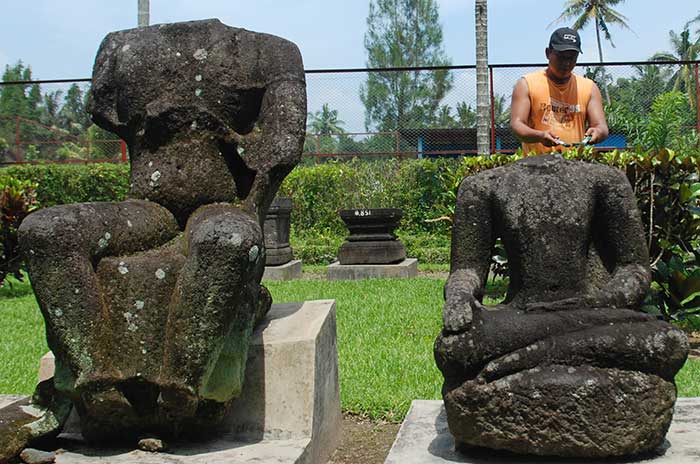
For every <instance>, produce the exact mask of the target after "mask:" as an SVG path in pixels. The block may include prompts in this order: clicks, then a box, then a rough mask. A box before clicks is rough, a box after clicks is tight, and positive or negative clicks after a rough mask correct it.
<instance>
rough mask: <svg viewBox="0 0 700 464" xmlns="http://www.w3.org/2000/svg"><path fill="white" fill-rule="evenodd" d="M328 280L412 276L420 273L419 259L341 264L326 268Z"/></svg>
mask: <svg viewBox="0 0 700 464" xmlns="http://www.w3.org/2000/svg"><path fill="white" fill-rule="evenodd" d="M326 275H327V277H328V280H359V279H388V278H404V279H405V278H410V277H416V276H417V275H418V260H417V259H416V258H407V259H405V260H403V261H401V262H400V263H397V264H340V263H339V262H337V261H336V262H335V263H333V264H331V265H329V266H328V267H327V268H326Z"/></svg>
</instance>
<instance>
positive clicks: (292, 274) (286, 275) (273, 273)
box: [262, 259, 302, 280]
mask: <svg viewBox="0 0 700 464" xmlns="http://www.w3.org/2000/svg"><path fill="white" fill-rule="evenodd" d="M301 274H302V262H301V260H300V259H293V260H291V261H289V262H288V263H285V264H280V265H279V266H265V272H264V273H263V277H262V278H263V280H295V279H301Z"/></svg>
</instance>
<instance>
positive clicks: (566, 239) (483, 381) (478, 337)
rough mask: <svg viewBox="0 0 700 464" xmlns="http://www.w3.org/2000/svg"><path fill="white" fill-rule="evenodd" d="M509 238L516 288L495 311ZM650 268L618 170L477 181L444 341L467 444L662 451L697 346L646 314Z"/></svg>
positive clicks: (584, 452)
mask: <svg viewBox="0 0 700 464" xmlns="http://www.w3.org/2000/svg"><path fill="white" fill-rule="evenodd" d="M498 237H500V238H501V239H502V240H503V243H504V246H505V248H506V251H507V254H508V257H509V275H510V283H509V288H508V292H507V295H506V298H505V301H504V302H503V304H501V305H498V306H496V307H491V308H487V307H484V306H483V305H482V304H481V297H482V294H483V287H484V283H485V279H486V276H487V274H488V271H489V262H490V256H491V250H492V248H493V245H494V243H495V240H496V238H498ZM648 259H649V257H648V255H647V251H646V245H645V241H644V236H643V233H642V227H641V220H640V216H639V211H638V210H637V207H636V203H635V199H634V195H633V193H632V190H631V187H630V185H629V183H628V181H627V179H626V178H625V176H624V174H623V173H622V172H620V171H618V170H615V169H613V168H609V167H606V166H602V165H594V164H588V163H583V162H575V161H567V160H564V159H563V158H561V156H559V155H550V156H538V157H532V158H526V159H524V160H522V161H519V162H517V163H515V164H513V165H510V166H506V167H501V168H496V169H492V170H489V171H486V172H483V173H480V174H478V175H474V176H471V177H468V178H466V179H465V180H464V181H463V182H462V184H461V185H460V188H459V192H458V196H457V203H456V208H455V223H454V228H453V236H452V262H451V271H450V277H449V278H448V281H447V284H446V286H445V298H446V302H445V307H444V311H443V322H444V327H443V330H442V333H441V334H440V335H439V336H438V338H437V340H436V342H435V359H436V362H437V365H438V367H439V368H440V370H441V372H442V373H443V376H444V378H445V383H444V385H443V397H444V400H445V408H446V411H447V419H448V424H449V427H450V431H451V432H452V434H453V435H454V436H455V438H456V440H457V442H458V443H459V444H460V446H461V447H464V448H468V447H472V446H479V447H486V448H491V449H498V450H507V451H510V452H515V453H523V454H526V453H528V454H536V455H543V456H567V457H586V458H594V457H595V458H599V457H600V458H602V457H613V456H625V455H632V454H637V453H643V452H648V451H650V450H653V449H655V448H657V447H658V446H659V445H661V443H662V442H663V440H664V435H665V433H666V431H667V430H668V427H669V424H670V423H671V419H672V415H673V404H674V401H675V397H676V389H675V384H674V382H673V378H674V376H675V374H676V373H677V372H678V370H680V368H681V367H682V366H683V364H684V362H685V360H686V357H687V354H688V341H687V339H686V337H685V335H684V334H683V332H682V331H680V330H678V329H676V328H674V327H673V326H671V325H669V324H667V323H665V322H661V321H657V320H656V319H655V318H654V317H653V316H651V315H648V314H644V313H641V312H639V311H638V310H637V309H638V307H639V303H640V302H641V300H642V299H643V297H644V294H645V293H646V291H647V289H648V288H649V282H650V278H651V277H650V270H649V267H648Z"/></svg>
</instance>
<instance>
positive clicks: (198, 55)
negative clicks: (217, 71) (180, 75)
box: [192, 48, 208, 61]
mask: <svg viewBox="0 0 700 464" xmlns="http://www.w3.org/2000/svg"><path fill="white" fill-rule="evenodd" d="M192 56H194V59H195V60H198V61H202V60H206V59H207V56H208V53H207V51H206V50H205V49H203V48H198V49H197V50H196V51H195V52H194V55H192Z"/></svg>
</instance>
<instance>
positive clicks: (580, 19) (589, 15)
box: [550, 0, 632, 104]
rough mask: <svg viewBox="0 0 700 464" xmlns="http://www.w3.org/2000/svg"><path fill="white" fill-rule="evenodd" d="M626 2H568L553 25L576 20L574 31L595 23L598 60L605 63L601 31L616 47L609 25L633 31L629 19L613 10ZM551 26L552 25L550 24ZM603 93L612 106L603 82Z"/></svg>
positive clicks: (606, 87)
mask: <svg viewBox="0 0 700 464" xmlns="http://www.w3.org/2000/svg"><path fill="white" fill-rule="evenodd" d="M624 1H625V0H567V2H566V6H565V9H564V12H563V13H562V14H561V15H560V16H559V17H558V18H557V19H555V20H554V21H553V22H552V24H554V23H557V22H562V21H565V20H567V19H575V21H574V25H573V26H571V27H572V29H576V30H579V29H583V27H585V26H586V24H588V23H589V22H591V21H594V23H595V36H596V41H597V43H598V58H599V61H600V62H601V63H602V62H603V46H602V44H601V43H600V31H603V34H605V39H606V40H607V41H608V42H610V45H612V46H613V47H615V44H614V43H613V41H612V36H611V35H610V29H609V28H608V25H610V24H617V25H618V26H620V27H621V28H623V29H628V30H630V31H631V30H632V29H631V28H630V27H629V25H628V24H627V18H626V17H625V16H623V15H622V14H620V13H619V12H617V11H615V10H613V9H612V7H613V6H617V5H619V4H620V3H623V2H624ZM550 26H551V24H550ZM603 93H604V94H605V100H606V102H607V103H608V104H610V95H609V94H608V85H607V84H606V83H605V81H603Z"/></svg>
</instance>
